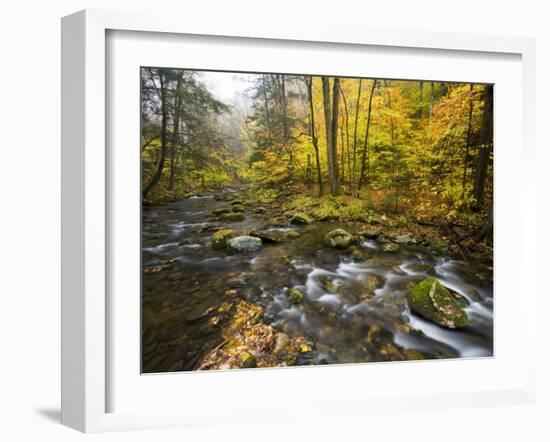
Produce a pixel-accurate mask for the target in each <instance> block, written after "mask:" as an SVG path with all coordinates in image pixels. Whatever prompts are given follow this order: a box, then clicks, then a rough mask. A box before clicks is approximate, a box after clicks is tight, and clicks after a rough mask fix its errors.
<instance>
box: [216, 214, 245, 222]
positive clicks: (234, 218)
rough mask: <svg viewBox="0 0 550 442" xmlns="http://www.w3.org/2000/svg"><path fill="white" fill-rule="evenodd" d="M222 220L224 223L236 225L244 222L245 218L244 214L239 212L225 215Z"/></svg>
mask: <svg viewBox="0 0 550 442" xmlns="http://www.w3.org/2000/svg"><path fill="white" fill-rule="evenodd" d="M220 219H221V220H222V221H225V222H228V223H236V222H239V221H244V219H245V216H244V214H243V213H240V212H237V213H224V214H223V215H222V216H221V217H220Z"/></svg>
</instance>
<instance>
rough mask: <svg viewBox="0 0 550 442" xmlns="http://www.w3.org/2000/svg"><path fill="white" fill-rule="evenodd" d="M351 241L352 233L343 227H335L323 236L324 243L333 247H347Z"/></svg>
mask: <svg viewBox="0 0 550 442" xmlns="http://www.w3.org/2000/svg"><path fill="white" fill-rule="evenodd" d="M352 243H353V235H352V234H351V233H349V232H346V231H345V230H344V229H336V230H332V231H330V232H328V233H327V234H326V236H325V244H326V245H327V246H329V247H333V248H335V249H347V248H348V247H349V246H350V245H351V244H352Z"/></svg>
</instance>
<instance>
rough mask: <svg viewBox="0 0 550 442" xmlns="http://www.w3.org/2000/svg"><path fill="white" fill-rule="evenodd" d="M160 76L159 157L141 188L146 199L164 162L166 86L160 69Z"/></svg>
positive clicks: (159, 175) (155, 183)
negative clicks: (154, 168)
mask: <svg viewBox="0 0 550 442" xmlns="http://www.w3.org/2000/svg"><path fill="white" fill-rule="evenodd" d="M159 78H160V106H161V124H160V149H161V152H160V159H159V162H158V166H157V170H156V171H155V173H154V174H153V176H152V177H151V180H150V181H149V184H147V186H145V188H144V189H143V190H142V193H141V195H142V198H143V199H146V198H147V195H149V192H151V190H153V188H154V187H155V186H156V185H157V183H158V182H159V180H160V178H161V176H162V171H163V170H164V162H165V160H166V150H167V148H166V125H167V120H168V117H167V106H166V87H165V78H164V72H163V71H160V73H159Z"/></svg>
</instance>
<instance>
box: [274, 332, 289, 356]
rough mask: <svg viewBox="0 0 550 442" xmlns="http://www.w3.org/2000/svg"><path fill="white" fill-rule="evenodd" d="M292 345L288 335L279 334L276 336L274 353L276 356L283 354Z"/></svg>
mask: <svg viewBox="0 0 550 442" xmlns="http://www.w3.org/2000/svg"><path fill="white" fill-rule="evenodd" d="M289 343H290V338H289V337H288V335H287V334H286V333H277V334H276V335H275V345H273V351H272V353H273V354H274V355H276V354H279V353H281V352H282V351H284V350H285V348H287V347H288V344H289Z"/></svg>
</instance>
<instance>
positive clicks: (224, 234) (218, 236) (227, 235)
mask: <svg viewBox="0 0 550 442" xmlns="http://www.w3.org/2000/svg"><path fill="white" fill-rule="evenodd" d="M236 236H237V232H235V231H234V230H230V229H223V230H218V231H217V232H215V233H214V235H212V247H213V248H214V249H216V250H220V249H225V248H226V247H227V241H228V240H230V239H231V238H235V237H236Z"/></svg>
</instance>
